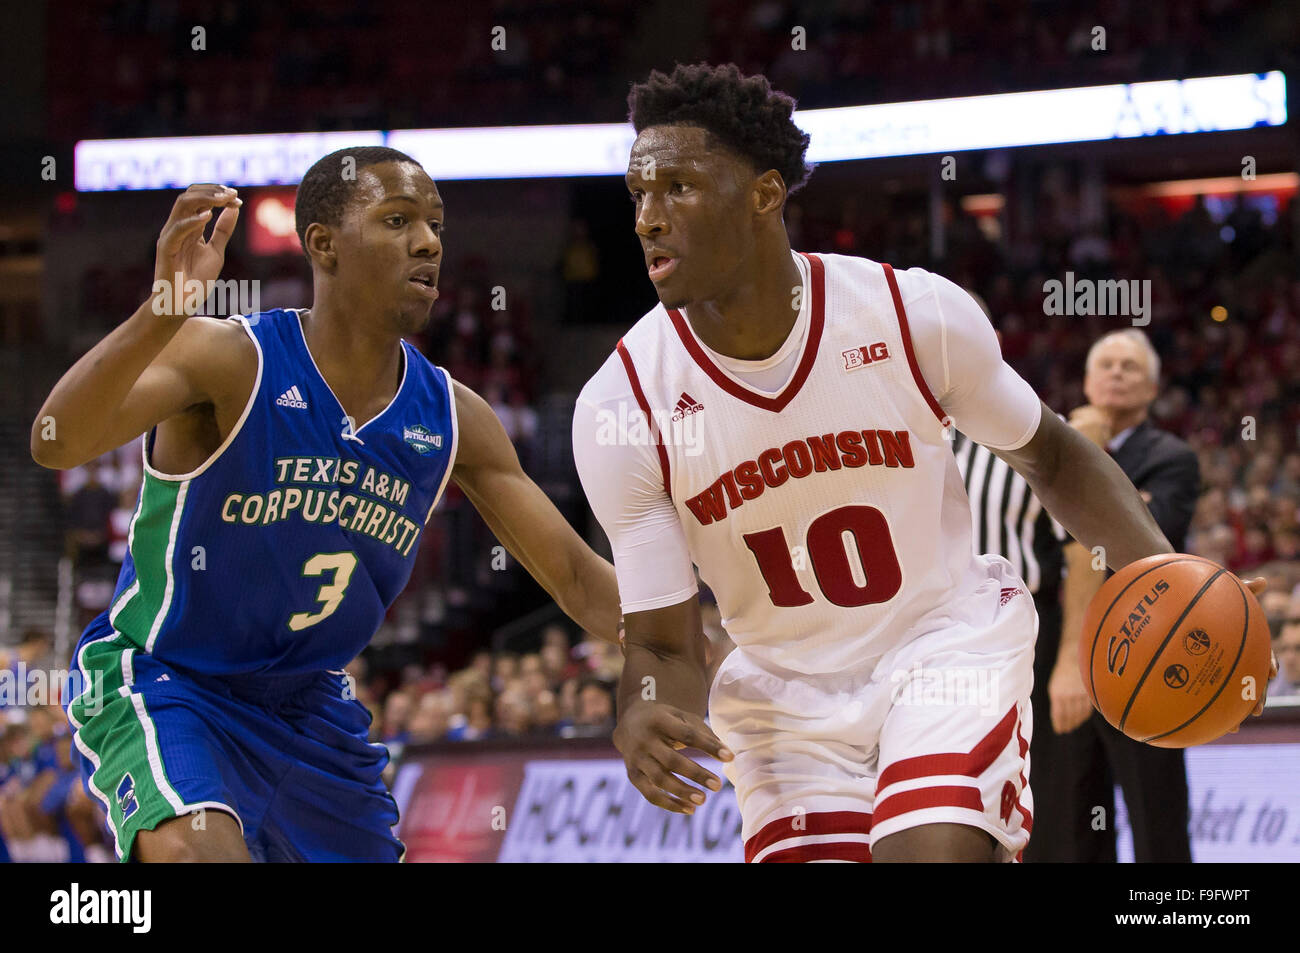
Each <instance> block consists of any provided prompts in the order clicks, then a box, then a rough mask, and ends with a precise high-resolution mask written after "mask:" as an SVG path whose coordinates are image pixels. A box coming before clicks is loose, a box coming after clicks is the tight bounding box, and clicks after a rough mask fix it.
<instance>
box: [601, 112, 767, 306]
mask: <svg viewBox="0 0 1300 953" xmlns="http://www.w3.org/2000/svg"><path fill="white" fill-rule="evenodd" d="M752 178H753V173H752V171H751V170H748V169H746V168H745V165H744V163H743V162H741V161H740V160H738V159H736V158H735V157H734V156H732V155H730V154H729V153H727V152H725V151H722V150H719V149H716V148H711V147H710V144H709V142H708V134H707V133H706V132H705V131H704V130H703V129H700V128H698V127H695V126H651V127H650V128H648V129H645V130H643V131H642V132H641V134H640V135H639V136H637V138H636V142H635V143H634V144H633V145H632V153H631V156H630V157H629V160H628V171H627V176H626V178H625V181H626V183H627V188H628V192H630V193H631V196H632V201H633V203H634V205H635V206H636V233H637V237H638V238H639V239H640V240H641V249H642V252H643V254H644V255H645V259H646V270H647V272H648V273H649V276H650V280H651V281H652V282H653V283H654V286H655V290H656V291H657V292H658V293H659V300H660V301H661V302H663V304H664V307H667V308H681V307H686V306H688V305H690V304H691V302H694V301H708V300H713V299H716V298H718V297H721V296H722V295H723V294H725V293H727V292H728V291H729V290H730V289H731V288H732V287H734V286H735V285H736V284H737V283H739V282H741V281H744V280H746V277H745V275H744V272H743V267H744V264H745V262H746V261H747V260H749V259H750V256H751V252H752V250H753V248H754V244H755V239H754V234H753V232H752V230H751V229H750V228H749V227H747V226H748V216H747V206H746V198H747V197H748V195H749V190H748V189H747V188H746V186H747V184H748V180H749V179H752Z"/></svg>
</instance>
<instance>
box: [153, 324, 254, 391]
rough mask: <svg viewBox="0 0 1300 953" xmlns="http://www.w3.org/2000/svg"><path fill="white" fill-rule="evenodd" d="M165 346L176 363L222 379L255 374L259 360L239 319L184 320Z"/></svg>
mask: <svg viewBox="0 0 1300 953" xmlns="http://www.w3.org/2000/svg"><path fill="white" fill-rule="evenodd" d="M168 347H169V349H171V357H170V359H171V360H172V361H173V362H174V363H175V364H178V365H182V366H185V367H188V368H191V369H193V370H195V371H210V372H213V373H215V374H217V375H221V376H229V375H243V374H255V373H256V372H257V366H258V361H259V359H260V358H259V345H258V344H257V343H256V342H255V341H254V339H253V337H252V335H251V334H250V333H249V331H248V330H247V327H246V325H245V324H244V323H243V319H241V317H240V316H232V317H229V318H210V317H203V316H198V315H196V316H194V317H191V318H186V319H185V323H184V324H183V325H181V327H180V329H179V330H178V331H177V332H176V335H175V337H173V338H172V340H171V342H170V343H169V345H168Z"/></svg>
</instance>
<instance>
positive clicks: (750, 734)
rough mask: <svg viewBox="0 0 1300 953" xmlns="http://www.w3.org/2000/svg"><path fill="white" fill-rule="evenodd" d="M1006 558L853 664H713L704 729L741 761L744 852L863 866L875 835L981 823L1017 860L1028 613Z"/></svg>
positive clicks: (1023, 830)
mask: <svg viewBox="0 0 1300 953" xmlns="http://www.w3.org/2000/svg"><path fill="white" fill-rule="evenodd" d="M997 562H998V563H1001V560H998V561H997ZM1001 568H1003V569H1004V574H1002V575H1000V576H995V577H992V578H990V579H988V581H987V582H985V583H982V584H981V585H980V587H979V588H978V589H977V590H975V591H974V592H973V593H972V594H971V595H969V596H966V597H963V598H962V599H960V600H958V604H954V605H949V606H944V607H942V608H941V609H939V610H937V611H936V613H934V614H932V615H931V616H929V617H928V625H927V628H928V626H931V625H937V627H935V628H931V629H929V630H928V631H925V632H921V633H919V634H916V635H910V634H909V635H908V636H907V637H905V638H904V639H902V640H900V644H899V645H898V647H896V648H894V649H891V650H890V651H888V652H887V653H886V654H885V655H884V656H882V657H881V658H880V659H879V660H878V661H877V662H876V663H875V664H874V665H872V666H870V667H869V668H866V669H863V670H860V671H853V672H836V673H831V674H823V675H803V674H799V673H796V672H791V671H785V670H776V669H773V668H772V667H770V666H760V665H759V664H758V663H757V662H755V661H754V660H753V658H752V657H751V656H749V655H747V654H746V653H745V652H744V650H743V649H739V648H737V649H735V650H733V651H732V652H731V654H730V655H729V656H728V657H727V658H726V659H724V660H723V663H722V665H721V666H720V667H719V669H718V671H717V674H716V675H715V676H714V681H713V686H712V688H711V690H710V694H709V714H710V723H711V727H712V728H713V730H714V732H715V733H716V734H717V735H718V737H719V738H720V739H721V740H722V741H723V743H724V744H726V745H727V747H728V748H730V749H731V750H732V751H733V752H734V753H735V755H736V757H735V760H734V761H732V762H731V763H730V764H729V765H727V777H728V779H729V780H730V781H731V783H732V784H733V785H735V788H736V796H737V799H738V800H739V803H740V812H741V816H742V818H743V831H742V832H743V836H744V838H745V859H746V861H747V862H751V863H759V862H765V863H773V862H777V863H779V862H786V863H793V862H800V861H808V860H851V861H869V860H870V859H871V847H872V845H873V844H875V843H876V842H877V841H878V840H880V838H882V837H887V836H888V835H890V834H894V833H897V832H898V831H902V830H906V829H908V828H911V827H918V826H920V825H923V824H940V823H950V824H964V825H968V826H971V827H977V828H979V829H980V830H983V831H987V832H988V833H989V834H990V835H992V837H993V838H994V839H995V840H996V841H997V845H998V852H997V853H998V857H999V859H1001V860H1003V861H1013V860H1019V859H1020V853H1021V851H1022V850H1023V849H1024V847H1025V844H1026V843H1028V841H1029V833H1030V830H1031V829H1032V827H1033V820H1032V817H1033V798H1032V796H1031V795H1030V791H1029V740H1030V737H1031V734H1032V731H1033V716H1032V713H1031V710H1030V704H1029V695H1030V690H1031V689H1032V687H1033V658H1034V639H1035V636H1036V634H1037V629H1038V616H1037V613H1036V612H1035V611H1034V603H1033V599H1032V598H1031V596H1030V595H1029V591H1028V589H1027V587H1026V586H1025V585H1024V584H1023V583H1022V582H1021V581H1020V580H1019V579H1018V578H1016V577H1015V575H1014V574H1012V573H1011V570H1010V566H1008V565H1005V564H1002V566H1001Z"/></svg>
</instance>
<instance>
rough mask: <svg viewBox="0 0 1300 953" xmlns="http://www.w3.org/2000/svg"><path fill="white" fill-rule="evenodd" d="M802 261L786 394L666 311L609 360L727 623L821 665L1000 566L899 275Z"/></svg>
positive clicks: (936, 610) (877, 652)
mask: <svg viewBox="0 0 1300 953" xmlns="http://www.w3.org/2000/svg"><path fill="white" fill-rule="evenodd" d="M804 258H805V259H806V261H807V263H808V266H809V280H808V282H807V286H806V287H807V289H808V292H809V293H810V296H811V301H810V302H809V303H810V306H811V314H810V324H809V327H808V336H807V340H806V342H805V344H804V347H803V352H802V355H801V357H800V359H799V362H798V364H797V365H796V370H795V373H794V376H793V377H792V378H791V379H790V381H789V382H788V384H787V385H786V387H785V388H784V389H783V390H782V391H780V392H779V393H777V394H775V395H765V394H763V393H761V392H759V391H757V390H755V389H753V388H751V387H748V386H746V385H745V384H744V383H742V382H741V381H740V380H739V379H738V378H736V377H734V376H732V375H730V374H728V373H727V372H726V371H725V370H723V369H722V368H720V367H718V366H717V364H716V363H715V362H714V361H713V360H712V359H711V358H710V357H709V356H708V354H707V353H706V351H705V350H704V349H703V348H702V347H701V346H700V342H699V341H698V339H697V338H696V337H695V335H694V333H693V331H692V329H691V328H690V327H689V325H688V324H687V321H686V318H685V317H684V316H683V315H682V314H681V313H680V312H677V311H669V310H666V309H665V308H664V307H663V306H662V305H661V306H659V307H656V308H655V309H654V310H653V311H651V312H650V313H648V314H647V315H646V316H645V317H644V318H642V319H641V320H640V321H639V322H637V324H636V325H635V326H633V327H632V329H631V330H630V331H629V332H628V333H627V334H626V336H625V337H624V338H623V341H622V342H620V345H619V348H618V351H617V355H618V358H619V359H620V360H621V361H622V363H623V366H624V368H625V369H626V372H627V374H628V376H629V378H630V379H631V385H632V391H633V393H634V394H635V395H636V397H637V401H638V403H640V404H641V409H642V411H643V412H644V413H646V414H647V415H648V416H649V417H650V418H651V419H652V420H653V421H655V422H656V426H655V427H654V428H653V438H654V441H655V442H656V443H657V444H658V446H657V448H656V452H657V453H658V455H659V460H660V464H661V467H662V469H663V471H664V482H665V488H666V490H667V492H668V494H669V495H670V496H671V499H672V503H673V506H674V507H675V508H676V510H677V513H678V516H679V518H680V521H681V524H682V527H683V528H684V531H685V535H686V540H687V544H688V547H689V551H690V556H691V559H692V561H693V562H694V563H695V565H696V566H697V567H698V568H699V572H700V576H701V578H702V579H703V580H704V582H705V583H706V584H707V585H708V586H709V588H710V589H712V590H713V593H714V595H715V596H716V598H717V600H718V606H719V608H720V610H721V614H722V620H723V624H724V626H725V628H726V630H727V633H728V634H729V635H730V636H731V638H732V639H733V640H734V641H735V643H736V644H737V645H738V646H739V647H741V648H742V649H743V650H744V651H745V652H746V653H748V654H750V655H751V656H753V657H754V658H755V659H757V660H759V661H760V662H766V663H770V664H772V665H775V666H779V667H781V668H785V669H789V670H793V671H797V672H803V673H824V672H833V671H839V670H844V669H848V668H856V667H858V666H861V665H866V664H871V663H872V662H874V660H876V659H878V658H879V657H880V656H881V655H882V654H883V653H884V652H886V651H888V650H889V649H890V648H893V647H894V646H896V645H898V644H899V643H900V642H901V641H904V640H907V639H910V638H913V637H916V636H918V635H921V634H924V633H925V632H927V631H930V630H932V629H935V628H940V627H943V626H944V625H945V624H949V621H950V620H951V618H952V617H953V616H954V615H956V614H958V612H959V610H958V609H957V608H956V606H955V601H956V600H958V599H960V598H961V596H962V594H963V593H968V592H970V591H972V589H974V588H976V587H978V586H979V585H980V584H981V583H983V582H986V581H987V580H990V579H992V578H994V577H995V576H996V573H990V571H989V569H988V567H989V561H990V559H991V558H993V557H984V556H974V555H972V545H971V518H970V509H969V505H968V501H967V497H966V492H965V488H964V486H963V483H962V479H961V475H960V473H959V472H958V469H957V464H956V461H955V459H954V455H953V452H952V444H951V442H950V441H951V436H952V434H951V430H949V431H948V433H947V434H946V435H945V426H944V422H945V416H946V415H945V413H944V410H943V409H942V407H941V406H940V405H939V403H938V402H937V401H936V399H935V397H934V396H933V395H932V394H931V392H930V390H929V388H928V387H927V386H926V383H925V379H924V378H923V377H922V375H921V372H920V369H919V366H918V363H917V360H916V355H915V353H914V351H913V344H912V339H911V337H910V335H909V331H908V319H907V315H906V313H905V310H904V306H903V297H902V295H901V294H900V292H899V288H898V283H897V280H896V278H895V276H894V274H893V271H892V270H891V268H890V267H889V266H888V265H881V264H879V263H877V262H874V261H870V260H867V259H863V258H854V257H847V256H840V255H822V256H814V255H805V256H804ZM918 271H919V270H918ZM923 274H925V275H927V278H928V277H929V276H928V273H923ZM954 287H955V286H954ZM984 323H985V325H986V327H987V321H986V320H985V322H984ZM987 333H988V334H989V335H990V336H991V335H992V331H991V329H987ZM994 353H995V354H996V350H995V351H994ZM943 360H944V362H945V365H944V366H945V367H946V362H947V360H948V357H947V354H946V353H945V355H944V358H943ZM1021 383H1022V384H1023V382H1021ZM1025 386H1026V389H1027V385H1025ZM1030 396H1031V397H1032V392H1030ZM1033 400H1034V407H1035V408H1036V407H1037V399H1036V398H1033ZM1034 412H1035V414H1036V412H1037V411H1036V409H1035V411H1034ZM948 423H950V424H951V421H948ZM1036 424H1037V418H1036V417H1035V420H1034V425H1035V426H1036ZM958 426H960V422H959V423H958ZM1025 439H1027V438H1025ZM589 494H590V490H589ZM606 528H607V530H609V529H610V527H609V526H608V525H607V527H606ZM611 535H612V534H611ZM998 578H1002V577H998Z"/></svg>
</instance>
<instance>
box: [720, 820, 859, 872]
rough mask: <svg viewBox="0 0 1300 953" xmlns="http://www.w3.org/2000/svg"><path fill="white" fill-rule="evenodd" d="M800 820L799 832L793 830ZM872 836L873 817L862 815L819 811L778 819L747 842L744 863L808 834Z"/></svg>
mask: <svg viewBox="0 0 1300 953" xmlns="http://www.w3.org/2000/svg"><path fill="white" fill-rule="evenodd" d="M798 819H802V821H803V823H802V826H801V828H800V829H797V828H795V826H794V822H795V821H796V820H798ZM869 833H871V815H870V814H867V813H865V812H863V811H818V812H817V813H814V814H804V815H798V814H794V815H791V816H789V817H778V818H777V819H776V820H774V821H770V822H769V823H767V824H764V825H763V828H762V830H760V831H759V832H758V833H757V834H755V835H754V836H753V837H751V838H750V839H749V840H747V841H745V863H747V864H751V863H753V862H754V858H755V857H756V856H758V854H759V853H761V852H762V851H764V850H766V849H767V848H769V847H771V846H772V845H773V844H775V843H778V842H779V841H783V840H787V839H789V838H791V837H807V836H808V835H809V834H869ZM861 846H863V847H865V846H866V845H865V844H863V845H861ZM791 849H793V848H791Z"/></svg>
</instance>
